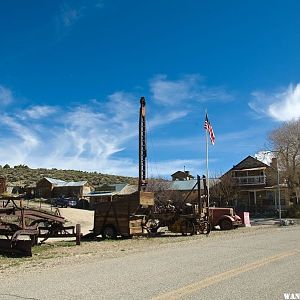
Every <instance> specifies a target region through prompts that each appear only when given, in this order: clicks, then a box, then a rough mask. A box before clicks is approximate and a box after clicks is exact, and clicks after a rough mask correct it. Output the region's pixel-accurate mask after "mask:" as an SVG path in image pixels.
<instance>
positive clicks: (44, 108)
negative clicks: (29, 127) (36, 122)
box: [24, 105, 56, 119]
mask: <svg viewBox="0 0 300 300" xmlns="http://www.w3.org/2000/svg"><path fill="white" fill-rule="evenodd" d="M55 112H56V108H55V107H53V106H48V105H36V106H32V107H30V108H28V109H26V110H24V115H26V116H28V117H29V118H31V119H40V118H44V117H47V116H49V115H51V114H53V113H55Z"/></svg>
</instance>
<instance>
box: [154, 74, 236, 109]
mask: <svg viewBox="0 0 300 300" xmlns="http://www.w3.org/2000/svg"><path fill="white" fill-rule="evenodd" d="M150 90H151V92H152V94H153V98H154V99H155V100H156V101H157V102H158V103H160V104H163V105H168V106H169V105H178V104H181V103H185V104H186V105H188V104H189V103H193V102H195V101H198V102H199V101H200V102H204V101H209V100H230V99H232V96H231V95H230V94H229V93H228V92H227V91H226V89H225V88H223V87H208V86H206V85H205V83H204V79H203V78H202V77H201V76H200V75H197V74H190V75H185V76H183V77H181V78H180V79H178V80H170V79H168V78H167V76H166V75H158V76H156V77H154V78H153V79H152V80H151V81H150Z"/></svg>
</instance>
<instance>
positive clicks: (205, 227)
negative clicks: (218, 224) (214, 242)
mask: <svg viewBox="0 0 300 300" xmlns="http://www.w3.org/2000/svg"><path fill="white" fill-rule="evenodd" d="M199 231H200V233H201V234H206V235H208V234H209V233H210V231H211V226H210V223H209V222H207V221H203V222H201V223H200V226H199Z"/></svg>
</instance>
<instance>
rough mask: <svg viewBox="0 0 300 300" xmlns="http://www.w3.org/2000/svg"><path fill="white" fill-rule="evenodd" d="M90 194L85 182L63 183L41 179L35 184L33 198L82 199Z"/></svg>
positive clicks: (62, 181)
mask: <svg viewBox="0 0 300 300" xmlns="http://www.w3.org/2000/svg"><path fill="white" fill-rule="evenodd" d="M90 192H91V186H90V185H89V184H88V182H87V181H76V182H74V181H64V180H60V179H54V178H49V177H44V178H42V179H41V180H40V181H39V182H37V184H36V189H35V196H36V197H43V198H55V197H76V198H82V197H83V195H84V194H87V193H90Z"/></svg>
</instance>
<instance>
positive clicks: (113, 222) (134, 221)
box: [91, 191, 154, 239]
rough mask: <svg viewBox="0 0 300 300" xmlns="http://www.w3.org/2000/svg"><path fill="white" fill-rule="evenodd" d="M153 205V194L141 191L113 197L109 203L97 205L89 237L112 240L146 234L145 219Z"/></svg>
mask: <svg viewBox="0 0 300 300" xmlns="http://www.w3.org/2000/svg"><path fill="white" fill-rule="evenodd" d="M153 205H154V194H153V193H152V192H142V191H139V192H135V193H133V194H130V195H115V196H114V197H112V201H110V202H100V203H97V204H96V206H95V214H94V229H93V230H92V234H91V235H92V236H99V235H101V236H102V238H104V239H105V238H111V239H114V238H117V237H118V236H121V237H131V236H133V235H142V234H146V233H147V230H146V228H145V222H146V217H147V215H148V214H149V210H150V209H151V207H152V206H153Z"/></svg>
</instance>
